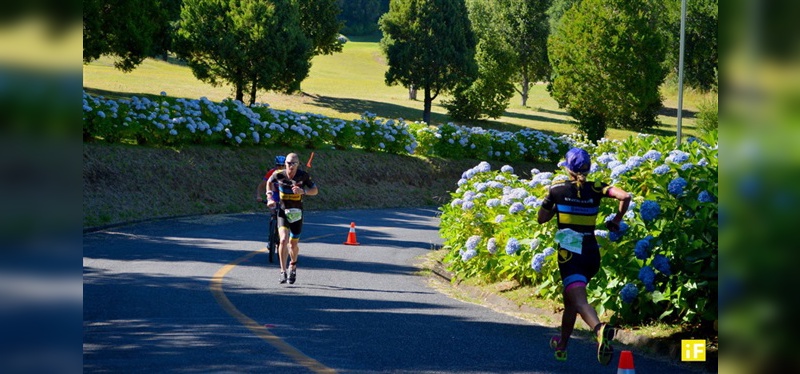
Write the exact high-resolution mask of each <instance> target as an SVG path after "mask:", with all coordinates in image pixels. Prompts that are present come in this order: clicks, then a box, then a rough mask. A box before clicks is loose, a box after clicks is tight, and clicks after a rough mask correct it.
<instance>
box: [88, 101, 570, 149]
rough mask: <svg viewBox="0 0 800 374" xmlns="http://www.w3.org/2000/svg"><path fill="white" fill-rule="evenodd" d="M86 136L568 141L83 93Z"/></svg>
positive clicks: (420, 145) (483, 144)
mask: <svg viewBox="0 0 800 374" xmlns="http://www.w3.org/2000/svg"><path fill="white" fill-rule="evenodd" d="M83 140H84V141H87V142H91V141H103V142H108V143H129V144H131V143H132V144H147V145H153V146H163V145H168V146H180V145H187V144H216V145H229V146H264V147H271V146H287V147H288V146H292V147H296V146H298V145H300V146H303V147H305V148H310V149H320V148H329V147H333V148H337V149H350V148H352V147H358V148H361V149H364V150H367V151H374V152H388V153H393V154H407V155H410V154H422V155H427V156H438V157H445V158H464V157H471V158H476V159H477V158H486V159H491V160H503V161H507V162H511V161H519V160H526V161H532V162H536V161H551V162H554V161H555V160H556V159H558V157H559V155H560V154H562V153H563V152H564V151H565V150H566V148H565V145H564V144H565V142H564V140H563V139H561V138H558V137H553V136H550V135H547V134H544V133H542V132H539V131H535V130H522V131H519V132H516V133H514V132H509V131H498V130H485V129H482V128H480V127H463V126H458V125H454V124H445V125H441V126H438V127H437V126H429V125H427V124H425V123H421V122H419V123H416V122H415V123H407V122H405V121H403V120H402V119H397V120H394V119H389V120H386V119H381V118H378V117H377V116H376V115H375V114H372V113H364V114H363V115H362V116H361V119H358V120H355V121H345V120H342V119H333V118H328V117H325V116H322V115H319V114H312V113H294V112H292V111H280V110H275V109H272V108H270V107H269V106H267V105H264V104H256V105H250V106H247V105H244V104H243V103H242V102H241V101H236V100H229V99H228V100H225V101H223V102H221V103H214V102H212V101H210V100H208V99H206V98H201V99H199V100H187V99H175V98H170V97H166V93H164V95H162V97H160V98H157V99H151V98H147V97H132V98H130V99H121V100H113V99H106V98H104V97H95V96H92V95H89V94H86V93H84V95H83Z"/></svg>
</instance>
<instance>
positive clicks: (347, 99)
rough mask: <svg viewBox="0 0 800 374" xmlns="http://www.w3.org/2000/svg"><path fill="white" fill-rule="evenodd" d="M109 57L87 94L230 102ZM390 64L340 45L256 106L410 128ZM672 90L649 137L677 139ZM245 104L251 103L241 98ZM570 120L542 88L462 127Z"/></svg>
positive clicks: (177, 67)
mask: <svg viewBox="0 0 800 374" xmlns="http://www.w3.org/2000/svg"><path fill="white" fill-rule="evenodd" d="M113 61H114V60H113V58H111V57H103V58H100V59H99V60H96V61H93V62H92V63H90V64H86V65H84V66H83V85H84V89H86V90H87V92H90V93H98V94H102V95H105V96H107V97H121V96H129V95H159V94H160V93H161V92H162V91H164V92H166V93H167V94H168V95H169V96H173V97H184V98H190V99H198V98H200V97H203V96H205V97H207V98H209V99H210V100H212V101H221V100H222V99H225V98H228V97H233V89H232V87H231V86H229V85H224V86H219V87H214V86H211V85H210V84H207V83H203V82H200V81H199V80H197V79H196V78H195V77H194V75H192V72H191V70H190V69H189V68H188V67H187V66H185V65H183V64H181V63H180V62H179V61H176V60H172V59H170V61H161V60H156V59H147V60H145V61H144V62H143V63H142V64H141V65H139V67H138V68H136V69H135V70H134V71H132V72H131V73H123V72H121V71H119V70H116V69H115V68H114V64H113ZM386 69H387V65H386V61H385V58H384V56H383V54H382V52H381V51H380V47H379V45H378V42H377V40H376V38H374V37H372V38H369V37H367V38H353V39H352V40H351V41H350V42H348V43H347V44H345V46H344V50H343V51H342V53H337V54H333V55H326V56H317V57H315V58H314V60H313V65H312V68H311V72H310V74H309V77H308V78H307V79H306V80H305V81H303V83H302V91H303V92H302V93H300V94H294V95H283V94H276V93H272V92H264V91H261V92H259V96H258V97H257V101H259V102H263V103H268V104H269V105H270V106H271V107H273V108H275V109H280V110H287V109H288V110H292V111H295V112H311V113H319V114H323V115H325V116H328V117H332V118H342V119H355V118H359V117H360V115H361V113H364V112H372V113H375V114H377V115H378V116H379V117H383V118H395V119H396V118H403V119H405V120H407V121H419V120H421V119H422V106H423V102H422V101H421V98H422V96H423V93H422V92H419V93H418V97H419V98H420V100H417V101H413V100H409V99H408V91H407V90H406V89H405V88H403V87H400V86H387V85H386V84H385V83H384V73H385V72H386ZM674 86H675V85H674V84H673V85H669V84H665V85H664V87H662V96H663V97H664V105H665V108H664V110H662V115H661V116H659V121H660V122H661V123H662V124H663V125H662V126H660V127H659V128H657V129H654V130H653V132H654V133H657V134H660V135H674V134H675V132H676V122H677V119H676V113H677V109H676V108H677V101H678V100H677V89H676V88H675V87H674ZM704 98H705V95H703V94H700V93H696V92H693V91H690V90H689V91H685V96H684V101H683V103H684V115H683V122H682V133H683V134H684V135H694V134H696V128H695V126H694V121H695V119H694V114H695V112H696V111H697V108H698V106H699V105H700V103H702V101H703V100H704ZM443 99H445V100H446V99H447V97H446V96H442V95H440V96H439V97H438V98H437V99H436V100H434V103H433V107H432V113H431V121H432V122H433V123H446V122H450V121H451V120H450V118H449V116H448V115H447V110H446V109H445V108H444V107H442V106H441V101H442V100H443ZM245 100H248V96H247V94H245ZM570 120H571V117H570V116H569V115H567V114H566V112H565V111H564V110H562V109H559V108H558V104H557V103H556V102H555V101H554V100H553V99H552V98H551V97H550V95H549V93H548V92H547V90H546V85H545V84H537V85H535V86H534V87H533V88H532V89H531V92H530V94H529V99H528V106H527V107H523V106H522V105H521V98H520V97H519V95H518V94H517V95H515V96H514V97H513V98H512V99H511V105H510V106H509V108H508V109H507V110H506V113H505V115H504V116H503V117H500V118H499V119H497V120H491V121H476V122H473V123H464V124H465V125H470V126H482V127H484V128H497V129H504V130H511V129H515V128H520V127H529V128H533V129H536V130H540V131H544V132H548V133H555V134H569V133H573V132H574V131H575V128H574V127H573V126H572V125H571V124H570V123H569V121H570ZM632 134H633V133H632V132H630V131H625V130H617V129H609V130H608V131H607V132H606V137H607V138H610V139H623V138H627V137H628V136H630V135H632Z"/></svg>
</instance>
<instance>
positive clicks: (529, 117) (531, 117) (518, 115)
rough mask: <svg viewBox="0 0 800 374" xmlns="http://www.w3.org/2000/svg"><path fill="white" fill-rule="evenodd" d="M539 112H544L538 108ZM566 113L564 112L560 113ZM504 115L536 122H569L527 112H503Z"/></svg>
mask: <svg viewBox="0 0 800 374" xmlns="http://www.w3.org/2000/svg"><path fill="white" fill-rule="evenodd" d="M540 111H541V112H545V111H544V110H540ZM561 114H563V115H566V113H561ZM503 116H504V117H511V118H519V119H524V120H526V121H536V122H551V123H559V124H569V121H566V120H563V119H558V118H550V117H544V116H537V115H535V114H528V113H514V112H505V113H503Z"/></svg>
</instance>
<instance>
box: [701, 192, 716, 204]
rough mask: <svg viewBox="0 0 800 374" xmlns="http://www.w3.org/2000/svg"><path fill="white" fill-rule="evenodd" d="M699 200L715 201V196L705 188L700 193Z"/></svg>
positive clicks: (703, 201) (702, 201)
mask: <svg viewBox="0 0 800 374" xmlns="http://www.w3.org/2000/svg"><path fill="white" fill-rule="evenodd" d="M697 201H699V202H701V203H713V202H714V197H713V196H711V194H710V193H708V191H705V190H703V191H702V192H700V194H699V195H697Z"/></svg>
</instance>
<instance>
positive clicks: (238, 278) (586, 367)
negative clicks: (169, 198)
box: [83, 209, 684, 373]
mask: <svg viewBox="0 0 800 374" xmlns="http://www.w3.org/2000/svg"><path fill="white" fill-rule="evenodd" d="M436 216H437V211H436V210H435V209H396V210H353V211H327V212H314V211H311V212H306V217H305V226H304V230H303V235H302V239H301V241H300V243H301V244H300V251H301V255H300V262H299V264H298V271H297V283H295V284H293V285H288V284H279V283H278V265H277V262H276V263H275V264H270V263H268V261H267V254H266V253H265V252H264V250H263V248H264V241H265V238H266V220H267V218H266V215H265V214H239V215H219V216H205V217H191V218H181V219H173V220H165V221H158V222H148V223H142V224H137V225H132V226H126V227H121V228H113V229H108V230H105V231H102V232H96V233H91V234H86V235H84V238H83V242H84V247H83V267H84V294H83V295H84V306H83V368H84V372H113V373H127V372H148V373H163V372H179V373H180V372H185V373H193V372H197V373H309V372H340V373H389V372H391V373H567V372H575V373H615V372H616V371H617V359H616V357H615V359H614V360H613V361H612V363H611V364H610V365H608V366H607V367H604V366H600V365H599V364H598V363H597V360H596V358H595V345H594V344H593V342H590V341H588V340H582V339H580V340H573V341H572V342H571V344H570V349H569V359H568V361H567V362H558V361H556V360H555V359H554V358H553V353H552V351H551V350H550V349H549V347H548V341H549V338H550V336H552V335H554V334H555V333H556V330H555V329H553V328H550V327H544V326H538V325H534V324H531V323H530V322H527V321H523V320H520V319H517V318H514V317H511V316H508V315H506V314H502V313H498V312H495V311H493V310H491V309H489V308H486V307H482V306H479V305H475V304H471V303H466V302H462V301H458V300H454V299H451V298H449V297H447V296H445V295H443V294H441V293H439V292H437V291H436V290H434V289H433V288H431V287H429V286H428V284H429V283H428V282H429V280H428V279H427V278H426V277H424V276H420V275H418V274H417V270H418V269H417V267H416V265H415V264H417V263H419V262H420V259H419V257H420V256H422V255H425V254H426V253H427V252H428V251H430V250H431V249H432V248H434V247H436V246H439V245H441V244H442V239H441V238H440V237H439V236H438V223H439V221H438V218H437V217H436ZM350 222H355V223H356V235H357V238H358V241H359V242H360V243H361V244H360V245H359V246H345V245H343V244H342V243H343V242H344V241H345V240H346V238H347V233H348V230H349V225H350ZM579 323H582V322H579ZM634 359H635V364H636V370H637V371H638V372H640V373H675V372H680V371H682V370H684V369H683V368H681V367H677V366H674V365H671V364H669V363H666V362H664V361H660V360H657V359H652V358H648V357H645V356H640V355H637V354H636V353H634Z"/></svg>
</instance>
